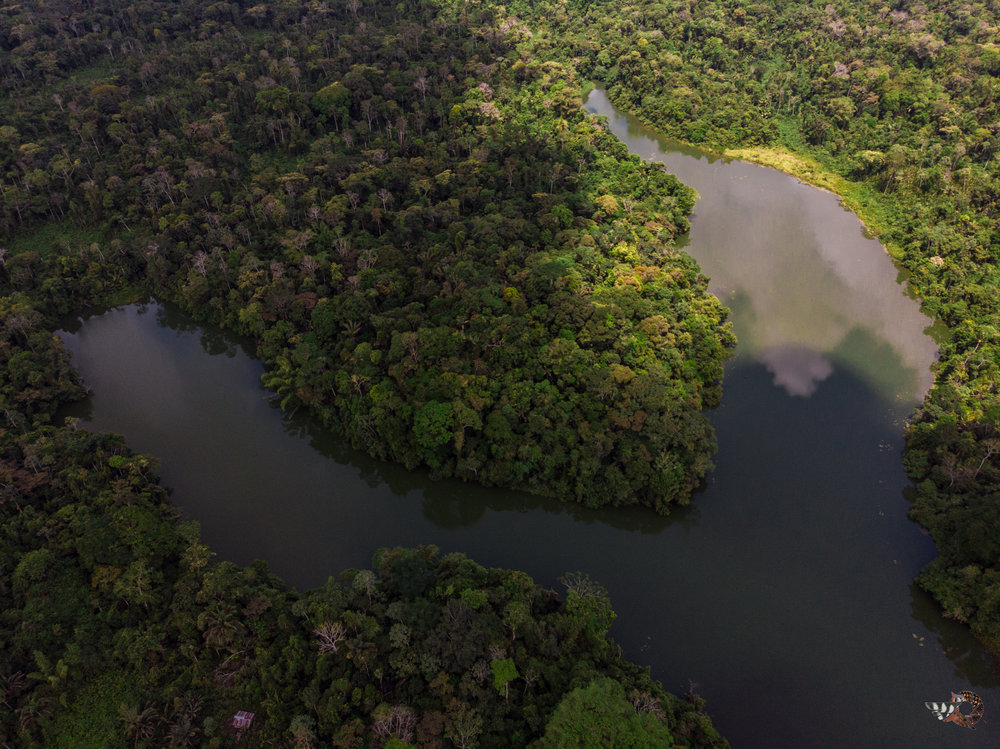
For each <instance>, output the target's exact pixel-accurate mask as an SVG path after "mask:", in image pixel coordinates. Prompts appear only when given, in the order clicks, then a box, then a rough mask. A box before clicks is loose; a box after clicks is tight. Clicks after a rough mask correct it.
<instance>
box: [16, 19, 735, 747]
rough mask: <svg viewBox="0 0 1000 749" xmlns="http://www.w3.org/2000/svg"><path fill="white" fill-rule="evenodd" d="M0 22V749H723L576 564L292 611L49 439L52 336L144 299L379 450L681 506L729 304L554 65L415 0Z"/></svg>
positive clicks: (114, 442)
mask: <svg viewBox="0 0 1000 749" xmlns="http://www.w3.org/2000/svg"><path fill="white" fill-rule="evenodd" d="M0 17H2V18H3V19H4V23H3V24H0V51H2V52H3V54H0V84H2V92H3V95H2V96H0V122H2V123H3V125H2V126H0V175H2V177H0V179H2V183H0V188H2V192H3V201H2V203H0V248H2V252H0V320H2V321H3V324H2V326H0V595H2V596H3V597H4V599H5V602H6V605H5V606H4V608H3V610H2V611H0V689H2V693H3V699H2V700H0V743H11V744H17V745H19V746H26V747H31V746H74V747H75V746H102V747H114V746H126V745H131V746H166V745H170V746H190V745H200V746H232V745H234V744H235V743H236V741H237V737H236V733H235V731H234V730H233V729H232V727H231V721H232V716H233V714H234V713H235V712H236V711H243V710H245V711H250V712H254V713H255V714H256V717H255V719H254V723H253V726H252V729H251V731H250V732H249V733H248V734H247V735H246V736H245V737H244V742H247V743H249V744H250V745H261V746H263V745H274V744H281V745H289V746H292V745H294V746H299V747H309V746H314V745H317V744H320V743H322V744H325V745H331V744H332V745H334V746H338V747H345V748H346V747H358V746H375V747H392V748H393V749H405V748H406V747H413V746H416V745H418V744H419V745H420V746H427V747H439V748H440V749H448V748H449V747H467V748H469V749H471V747H474V746H479V747H501V746H502V747H508V746H529V745H530V746H534V747H560V746H565V745H568V744H572V742H573V741H575V740H578V739H579V732H580V731H581V730H584V731H586V732H587V734H588V735H592V734H593V733H594V732H600V734H601V735H604V736H607V737H609V738H608V741H609V742H610V743H609V744H608V745H609V746H612V745H613V746H650V747H653V746H657V747H658V746H664V745H673V746H713V747H725V746H727V743H726V741H725V740H724V739H723V738H722V737H720V736H719V734H718V732H717V731H716V730H715V728H714V727H713V726H712V723H711V720H710V719H709V717H708V716H707V714H706V713H705V711H704V708H705V705H704V701H703V700H701V699H700V698H699V697H698V695H697V694H696V693H695V692H694V691H693V690H691V691H689V693H688V694H686V695H685V696H684V697H676V696H674V695H671V694H668V693H666V692H665V691H664V690H663V688H662V686H661V685H659V684H657V683H656V682H655V681H653V680H652V679H651V677H650V676H649V673H648V669H643V668H640V667H638V666H636V665H634V664H631V663H629V662H627V661H626V660H624V658H623V656H622V653H621V650H620V648H619V647H618V646H617V645H615V644H614V643H613V642H611V641H610V640H609V639H608V637H607V632H608V628H609V627H610V625H611V622H612V621H613V620H614V616H615V615H614V612H613V610H612V609H611V606H610V602H609V599H608V595H607V592H606V591H605V590H604V589H603V588H601V586H600V585H599V584H597V583H595V582H593V581H591V580H589V579H588V578H587V577H586V576H585V575H581V574H576V573H574V574H569V575H567V576H566V577H565V578H564V579H563V584H564V586H565V589H566V593H565V596H564V597H563V598H560V597H559V596H558V595H557V594H556V593H555V592H553V591H549V590H544V589H542V588H540V587H539V586H537V585H535V583H534V582H533V581H532V580H531V579H530V578H528V577H527V576H526V575H525V574H524V573H521V572H516V571H510V570H487V569H484V568H482V567H480V566H479V565H477V564H475V563H474V562H472V561H471V560H468V559H466V558H465V557H463V556H462V555H457V554H449V555H445V556H441V555H439V554H438V552H437V550H436V549H434V548H432V547H422V548H418V549H382V550H379V551H378V552H376V553H375V556H374V558H373V562H372V569H370V570H347V571H344V572H342V573H339V574H336V575H335V576H334V577H331V579H330V581H329V583H328V584H327V585H325V586H323V587H321V588H319V589H316V590H312V591H306V592H303V593H298V592H296V591H293V590H290V589H288V588H287V586H286V585H285V584H284V583H282V581H281V580H279V579H277V578H276V577H274V576H273V575H272V574H271V573H270V572H269V571H268V570H267V567H266V564H265V563H263V562H259V563H255V564H251V565H249V566H247V567H237V566H236V565H233V564H229V563H226V562H216V561H213V559H212V552H211V551H210V550H209V549H208V548H206V547H205V546H204V545H203V544H202V543H201V542H200V540H199V532H198V527H197V524H195V523H191V522H186V521H185V519H184V518H183V517H181V516H180V514H179V513H178V511H177V510H176V509H175V508H173V507H172V506H171V505H170V503H169V501H168V497H167V491H166V489H165V488H164V487H162V486H161V485H160V483H159V480H158V470H157V466H156V462H155V459H154V458H152V457H149V456H142V455H138V454H135V453H133V452H132V451H131V450H130V449H129V448H128V447H127V445H126V444H125V443H124V441H123V440H122V439H121V438H119V437H116V436H114V435H96V434H91V433H89V432H87V431H86V430H83V429H78V428H76V427H77V425H76V424H67V425H54V424H53V417H54V415H55V414H56V413H57V411H58V409H59V407H60V406H61V405H62V404H64V403H67V402H72V401H74V400H78V399H80V398H81V397H83V396H84V395H85V392H86V389H85V386H84V383H82V382H81V381H80V378H79V374H78V373H76V372H75V371H74V370H73V369H72V367H71V365H70V362H69V360H68V356H67V353H66V351H65V350H64V349H63V348H62V346H61V345H60V343H59V342H58V339H56V338H55V337H54V336H53V335H52V332H51V331H52V330H53V329H54V327H55V326H56V325H58V323H59V321H60V320H61V319H64V318H65V316H66V315H68V314H69V313H72V312H77V311H79V310H81V309H86V308H91V307H94V306H108V305H111V304H118V303H121V302H122V301H125V300H127V299H131V298H134V297H135V296H145V295H147V294H148V295H152V296H154V297H156V298H160V299H165V300H169V301H172V302H175V303H177V304H178V305H179V306H180V307H181V308H182V309H183V310H184V311H185V312H187V313H188V314H190V315H192V316H193V317H194V318H195V319H197V320H210V321H212V322H214V323H216V324H219V325H220V326H221V327H223V328H226V329H229V330H232V331H235V332H237V333H240V334H243V335H246V336H250V337H252V338H253V339H254V340H255V341H256V342H257V347H258V355H259V357H260V358H261V359H262V360H263V361H264V362H265V365H266V373H265V375H264V377H263V382H264V384H265V385H266V386H267V387H269V388H270V389H271V390H273V391H274V392H275V393H277V395H278V397H280V399H281V405H282V407H283V408H284V409H286V410H289V411H291V410H295V409H296V408H306V409H309V410H310V411H311V412H312V413H313V414H314V415H315V416H316V417H317V418H318V419H319V421H320V422H321V423H324V424H325V425H326V426H327V427H328V428H330V429H332V430H334V431H335V432H337V433H339V434H340V435H341V436H343V437H344V438H345V439H347V440H350V441H351V442H353V443H354V444H356V445H364V446H365V447H366V448H367V449H368V450H369V452H371V453H372V454H374V455H375V456H376V457H378V458H381V459H386V460H396V461H399V462H401V463H403V464H405V465H407V466H410V467H418V466H426V467H429V468H430V469H431V470H432V471H433V472H434V473H435V474H436V475H439V476H456V477H459V478H463V479H465V480H475V481H479V482H482V483H486V484H501V485H507V486H517V487H520V488H524V489H528V490H529V491H534V492H536V493H541V494H553V495H557V496H561V497H563V498H567V499H571V500H575V501H581V502H584V503H585V504H588V505H590V506H601V505H606V504H612V505H622V504H637V503H639V504H644V505H645V506H648V507H650V508H651V509H654V510H656V511H659V512H662V513H666V512H667V511H668V510H669V507H670V506H671V505H672V504H684V503H686V502H687V501H688V500H689V497H690V494H691V492H692V491H693V490H694V489H695V488H696V487H697V485H698V483H699V482H700V480H701V478H702V477H703V476H704V474H705V472H706V471H707V470H708V469H709V468H710V465H711V463H710V456H711V454H712V453H713V451H714V449H715V441H714V435H713V433H712V431H711V428H710V426H709V424H708V421H707V419H706V418H705V417H704V415H703V414H702V410H703V409H705V408H707V407H711V406H712V405H714V404H715V403H717V402H718V399H719V397H720V385H719V379H720V378H721V374H722V362H723V360H724V359H725V358H726V356H727V355H728V349H729V348H730V347H731V346H732V343H733V339H732V334H731V332H730V331H729V325H728V323H727V322H726V315H727V310H726V309H725V308H723V307H721V306H720V305H719V304H718V302H717V300H715V299H714V298H713V297H711V296H710V295H708V294H707V291H706V283H707V282H706V279H705V278H704V277H703V276H702V275H701V274H700V273H699V272H698V269H697V266H696V264H695V263H694V262H693V261H692V260H691V259H690V258H689V257H688V256H686V255H685V254H684V253H682V252H679V251H678V250H677V249H676V248H675V246H674V244H673V240H674V237H675V236H676V235H677V234H679V233H681V232H683V231H684V230H685V229H686V228H687V215H688V213H689V212H690V210H691V204H692V202H693V193H692V191H690V190H689V189H688V188H686V187H685V186H683V185H681V184H680V183H679V182H678V181H677V180H676V179H675V178H674V177H673V176H672V175H668V174H666V173H665V172H663V171H662V170H660V169H657V168H655V167H650V166H648V165H643V164H642V163H640V162H639V160H638V159H633V158H629V157H628V155H627V153H626V152H625V150H624V147H623V146H622V145H621V144H620V143H618V141H617V140H616V139H614V138H612V137H610V136H609V135H608V134H607V133H604V132H603V131H601V130H600V129H594V128H592V127H591V126H590V125H588V123H587V121H586V117H585V115H584V114H583V113H582V112H581V111H579V101H578V100H577V99H576V97H575V96H574V95H573V94H572V93H571V92H572V91H574V90H575V88H576V83H575V77H574V75H573V74H572V70H571V69H570V68H568V67H565V66H563V65H560V64H559V63H557V62H555V61H553V60H551V59H549V58H532V57H530V56H528V57H527V58H524V57H522V56H521V55H520V53H519V52H518V50H517V45H518V43H519V42H520V41H521V40H522V39H523V38H524V36H525V35H526V34H527V33H528V30H527V29H525V28H524V27H523V26H521V25H518V24H517V23H512V24H508V23H507V21H506V20H505V19H503V18H494V16H493V13H492V11H491V10H490V9H488V8H485V7H484V8H480V9H476V10H475V11H474V12H472V14H471V15H470V14H469V9H468V8H464V7H463V8H457V9H454V10H452V9H449V8H447V7H445V6H443V5H442V4H440V3H437V2H432V1H430V0H420V1H418V2H412V3H405V4H396V3H389V2H381V1H378V2H375V3H369V4H364V5H362V4H361V3H357V2H350V3H345V4H336V5H334V6H332V7H327V6H325V5H322V4H310V5H305V4H299V3H296V2H289V3H282V4H268V5H254V6H252V7H244V6H243V5H240V4H229V3H216V4H212V5H205V4H202V3H197V2H193V0H182V1H181V2H180V4H178V3H174V2H170V3H168V2H160V1H159V0H152V2H149V3H144V4H141V5H135V6H129V8H128V9H125V10H122V9H121V8H119V7H118V5H117V4H115V3H110V2H105V1H101V2H95V3H91V4H89V5H88V6H87V7H86V8H82V9H81V8H78V7H77V6H75V5H73V4H72V3H69V2H68V0H67V2H62V0H54V2H52V3H48V4H46V5H45V6H44V7H40V8H38V9H37V11H33V12H31V13H28V12H27V11H25V10H24V8H22V7H21V6H10V7H6V8H3V9H0ZM276 501H280V498H276Z"/></svg>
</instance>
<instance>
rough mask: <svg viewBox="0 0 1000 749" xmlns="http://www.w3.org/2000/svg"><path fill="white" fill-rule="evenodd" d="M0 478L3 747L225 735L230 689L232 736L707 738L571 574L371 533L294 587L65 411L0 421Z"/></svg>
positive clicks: (184, 742) (386, 741) (707, 727)
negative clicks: (361, 562)
mask: <svg viewBox="0 0 1000 749" xmlns="http://www.w3.org/2000/svg"><path fill="white" fill-rule="evenodd" d="M43 371H45V372H46V373H47V375H48V382H49V384H50V385H51V386H53V387H60V383H59V380H60V379H61V378H62V373H61V372H60V371H59V370H58V368H57V367H50V368H49V369H48V370H43ZM0 486H2V494H0V592H2V594H3V598H4V606H3V609H2V611H0V690H2V691H0V695H2V699H0V743H3V744H4V745H5V746H15V745H16V746H24V747H31V746H45V747H53V746H67V747H83V746H93V747H98V746H100V747H117V746H120V747H124V746H172V747H183V746H206V747H211V746H216V747H221V746H235V745H236V744H237V735H236V731H234V730H233V728H232V717H233V715H234V714H235V713H236V711H238V710H246V711H251V712H254V713H255V719H254V723H253V725H252V727H251V729H250V730H249V731H248V732H244V733H245V735H244V736H243V737H242V741H241V745H247V746H274V745H278V746H296V747H311V746H319V745H322V746H335V747H361V746H366V747H383V746H384V747H396V749H402V748H403V747H416V746H421V747H442V748H443V747H475V746H480V747H518V746H528V745H529V744H532V743H533V742H540V743H538V745H539V746H572V745H574V744H572V743H567V742H566V740H564V739H563V738H562V737H563V736H564V735H566V734H567V732H572V731H578V730H579V727H580V726H582V725H587V723H586V722H584V721H595V722H596V721H598V720H599V722H600V729H599V730H600V731H601V732H603V735H606V736H608V737H610V738H609V740H607V741H599V742H598V743H593V742H590V743H588V744H587V745H588V746H598V745H599V746H606V747H617V746H621V745H622V744H621V743H619V741H618V739H619V738H622V739H624V738H625V737H628V741H629V743H630V744H631V741H632V739H633V738H636V739H638V740H641V741H645V742H646V745H656V746H720V747H721V746H726V743H725V741H724V740H722V739H721V738H720V737H719V736H718V734H717V733H716V732H715V730H714V728H713V727H712V726H711V723H710V721H709V720H708V718H707V717H706V716H705V715H704V714H703V712H702V703H700V702H698V701H697V700H693V699H692V700H682V699H679V698H677V697H673V696H671V695H669V694H667V693H665V692H664V691H663V690H662V688H661V687H660V686H659V685H658V684H657V683H656V682H654V681H653V680H652V679H651V678H650V677H649V674H648V671H647V670H644V669H641V668H639V667H637V666H634V665H631V664H629V663H628V662H626V661H624V660H623V659H622V657H621V651H620V649H619V648H618V647H617V646H615V645H613V643H611V642H610V641H608V640H607V639H606V632H607V629H608V627H609V625H610V624H611V622H612V621H613V619H614V612H613V611H612V610H611V607H610V603H609V601H608V598H607V594H606V592H605V591H604V590H603V589H602V588H601V587H600V586H598V585H596V584H595V583H593V582H592V581H590V580H589V579H587V578H586V577H585V576H581V575H572V576H568V577H567V578H566V580H565V583H566V585H567V588H568V592H567V599H566V600H565V601H563V600H560V598H559V597H558V596H557V595H556V594H555V593H554V592H553V591H550V590H544V589H542V588H540V587H539V586H537V585H536V584H535V583H534V582H533V581H532V580H531V579H530V578H529V577H528V576H527V575H525V574H524V573H520V572H512V571H506V570H487V569H485V568H483V567H481V566H479V565H477V564H475V563H474V562H472V561H471V560H469V559H467V558H465V557H464V556H462V555H460V554H451V555H447V556H443V557H441V556H438V553H437V550H436V549H434V548H429V547H425V548H419V549H415V550H410V549H385V550H381V551H379V552H378V553H377V554H376V555H375V558H374V561H373V569H371V570H360V571H358V570H350V571H347V572H344V573H342V574H341V575H340V576H339V578H338V579H333V578H331V579H330V580H329V582H328V583H327V584H326V585H325V586H323V587H322V588H319V589H316V590H312V591H309V592H306V593H302V594H300V593H296V592H294V591H291V590H288V589H287V588H285V587H284V586H283V585H282V584H281V582H280V581H279V580H277V579H276V578H275V577H274V576H273V575H271V574H269V573H268V571H267V569H266V567H265V566H264V564H263V563H256V564H253V565H250V566H249V567H246V568H240V567H237V566H235V565H233V564H231V563H216V562H214V561H213V560H212V558H211V557H212V555H211V553H210V551H209V550H208V549H207V548H206V547H205V546H203V545H202V544H200V543H199V541H198V530H197V526H196V525H195V524H193V523H178V522H177V517H176V511H175V510H174V509H173V508H171V507H170V506H169V505H168V504H167V493H166V491H165V490H164V489H163V488H162V487H161V486H160V485H159V484H158V482H157V478H156V466H155V464H154V463H153V462H152V461H151V460H150V459H148V458H146V457H144V456H141V455H136V454H133V453H131V452H130V451H129V450H128V449H127V448H126V447H125V445H124V444H123V442H122V440H121V439H120V438H118V437H115V436H111V435H95V434H91V433H89V432H86V431H83V430H72V429H67V428H54V427H45V426H38V427H34V428H29V429H24V430H16V431H15V430H6V431H5V432H4V434H3V443H2V450H0ZM595 711H596V714H595ZM595 730H597V729H596V727H595ZM651 742H652V743H651ZM636 745H640V744H636Z"/></svg>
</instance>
